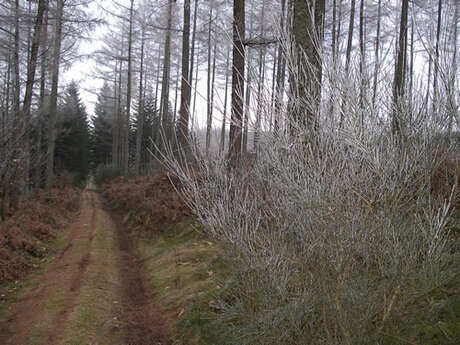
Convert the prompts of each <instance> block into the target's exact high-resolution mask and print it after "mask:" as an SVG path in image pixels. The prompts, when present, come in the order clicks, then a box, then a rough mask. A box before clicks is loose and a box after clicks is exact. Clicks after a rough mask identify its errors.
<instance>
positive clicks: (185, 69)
mask: <svg viewBox="0 0 460 345" xmlns="http://www.w3.org/2000/svg"><path fill="white" fill-rule="evenodd" d="M197 2H198V0H195V6H196V3H197ZM195 23H196V13H195ZM194 25H195V24H194ZM189 53H190V0H185V1H184V32H183V34H182V78H181V96H180V99H181V102H180V109H179V125H178V134H177V136H178V139H179V150H180V152H183V153H185V152H186V150H187V142H188V122H189V118H190V98H191V92H192V89H191V77H192V74H191V73H193V70H192V71H191V72H189V64H190V61H189V60H190V59H189V56H190V55H189ZM191 65H193V63H192V64H190V66H191Z"/></svg>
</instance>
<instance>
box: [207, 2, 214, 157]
mask: <svg viewBox="0 0 460 345" xmlns="http://www.w3.org/2000/svg"><path fill="white" fill-rule="evenodd" d="M210 7H211V8H210V9H209V23H208V42H207V46H208V79H207V98H206V102H207V112H206V115H207V116H206V155H209V147H210V145H211V127H212V114H211V113H212V104H211V52H212V49H211V29H212V10H213V7H212V3H210Z"/></svg>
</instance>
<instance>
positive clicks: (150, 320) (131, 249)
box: [112, 215, 171, 345]
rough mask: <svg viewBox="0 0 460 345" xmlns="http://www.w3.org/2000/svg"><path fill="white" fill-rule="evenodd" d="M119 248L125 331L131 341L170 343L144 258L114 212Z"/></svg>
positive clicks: (155, 344) (143, 344)
mask: <svg viewBox="0 0 460 345" xmlns="http://www.w3.org/2000/svg"><path fill="white" fill-rule="evenodd" d="M112 218H113V220H114V223H115V231H116V238H117V242H118V246H119V249H120V258H119V261H120V264H119V268H120V276H121V277H122V295H123V299H124V301H123V305H124V312H123V314H124V315H122V318H123V320H124V328H125V329H124V334H125V340H126V343H127V344H129V345H168V344H171V342H170V339H169V336H168V333H169V332H168V327H167V321H166V320H165V319H164V318H163V317H162V315H161V312H160V310H159V308H158V307H157V306H156V304H155V303H154V299H153V296H152V294H151V292H150V291H151V289H150V287H149V286H148V284H147V279H146V277H145V276H144V274H143V272H142V262H141V260H140V259H139V257H138V255H137V254H136V249H135V246H134V243H133V240H132V238H131V235H130V233H129V231H127V229H126V227H125V226H124V225H123V222H122V221H121V219H120V217H119V216H117V215H113V216H112Z"/></svg>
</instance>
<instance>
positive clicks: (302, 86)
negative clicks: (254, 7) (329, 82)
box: [290, 0, 354, 142]
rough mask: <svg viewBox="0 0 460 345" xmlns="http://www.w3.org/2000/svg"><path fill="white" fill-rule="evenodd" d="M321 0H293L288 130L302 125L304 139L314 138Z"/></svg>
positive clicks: (320, 68) (319, 86) (319, 81)
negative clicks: (294, 51)
mask: <svg viewBox="0 0 460 345" xmlns="http://www.w3.org/2000/svg"><path fill="white" fill-rule="evenodd" d="M353 1H354V0H353ZM324 12H325V1H324V0H317V1H314V0H308V1H305V0H295V1H294V22H293V36H294V41H295V45H296V49H297V66H296V67H295V69H296V70H295V71H294V73H295V75H294V76H291V81H292V82H293V83H294V85H293V87H292V91H293V93H292V94H291V100H290V101H291V104H293V105H294V107H293V118H292V122H291V130H295V131H296V130H297V129H302V130H306V131H308V132H309V133H308V134H306V135H307V138H305V139H306V140H307V141H309V142H312V141H313V140H316V135H317V132H318V130H319V122H318V116H319V114H318V112H319V105H320V101H321V76H322V66H321V63H322V62H321V55H320V49H321V44H322V39H323V19H324Z"/></svg>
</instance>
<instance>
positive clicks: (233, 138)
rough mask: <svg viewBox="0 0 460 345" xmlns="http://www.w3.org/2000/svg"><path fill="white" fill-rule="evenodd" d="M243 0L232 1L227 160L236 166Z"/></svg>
mask: <svg viewBox="0 0 460 345" xmlns="http://www.w3.org/2000/svg"><path fill="white" fill-rule="evenodd" d="M244 8H245V0H234V1H233V62H232V120H231V123H230V138H229V161H230V166H232V167H234V168H235V167H237V165H238V162H239V161H240V159H241V136H242V127H241V124H242V123H241V120H242V116H243V92H244V65H245V64H244V60H245V50H244V37H245V32H244V30H245V11H244Z"/></svg>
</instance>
